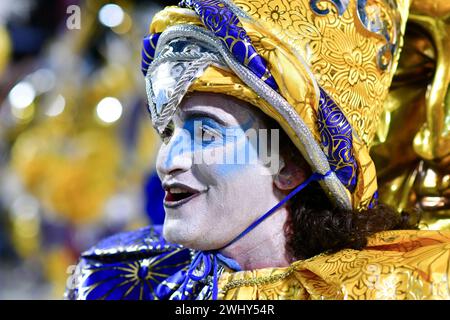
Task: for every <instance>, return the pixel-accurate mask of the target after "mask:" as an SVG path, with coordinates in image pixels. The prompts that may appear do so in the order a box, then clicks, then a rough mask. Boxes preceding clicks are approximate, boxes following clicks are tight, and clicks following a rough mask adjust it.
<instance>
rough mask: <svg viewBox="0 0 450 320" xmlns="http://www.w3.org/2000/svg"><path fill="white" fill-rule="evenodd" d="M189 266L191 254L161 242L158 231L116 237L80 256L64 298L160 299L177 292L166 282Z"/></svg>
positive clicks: (176, 246) (158, 229)
mask: <svg viewBox="0 0 450 320" xmlns="http://www.w3.org/2000/svg"><path fill="white" fill-rule="evenodd" d="M190 262H191V251H190V250H189V249H186V248H183V247H182V246H180V245H176V244H172V243H169V242H167V241H165V239H164V238H163V237H162V235H161V228H160V227H145V228H141V229H139V230H136V231H131V232H124V233H120V234H117V235H114V236H111V237H109V238H107V239H105V240H102V241H100V242H99V243H98V244H97V245H95V246H94V247H92V248H91V249H89V250H87V251H86V252H84V253H83V254H82V255H81V258H80V262H79V264H78V265H77V267H76V269H75V270H74V273H73V274H72V275H71V279H69V280H70V281H68V288H67V291H66V295H65V296H66V298H67V299H79V300H99V299H101V300H154V299H161V298H164V296H165V295H168V294H169V293H170V292H172V291H173V290H176V289H177V288H178V284H177V283H172V282H171V280H170V279H171V277H172V276H173V275H174V274H177V273H179V272H183V271H184V270H185V269H186V268H187V267H188V266H189V264H190ZM163 295H164V296H163Z"/></svg>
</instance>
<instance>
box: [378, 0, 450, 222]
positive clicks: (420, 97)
mask: <svg viewBox="0 0 450 320" xmlns="http://www.w3.org/2000/svg"><path fill="white" fill-rule="evenodd" d="M449 17H450V2H449V1H447V0H426V1H423V0H422V1H412V5H411V9H410V15H409V20H408V26H407V28H406V35H405V46H404V49H403V53H402V56H401V58H400V63H399V68H398V70H397V73H396V76H395V78H394V82H393V85H392V88H391V92H390V94H389V98H388V100H387V102H386V104H385V110H384V114H383V116H382V121H381V123H380V127H379V129H378V143H377V145H376V146H375V147H374V148H373V149H372V152H373V157H374V160H375V163H376V164H377V169H378V170H377V171H378V177H379V183H380V186H381V187H380V199H381V200H382V201H383V202H384V203H388V204H390V205H392V206H394V207H396V208H398V209H399V210H402V209H406V208H411V207H414V206H418V207H420V208H421V209H422V210H423V211H424V214H423V218H422V221H423V222H424V223H426V224H427V225H424V228H427V227H429V228H430V229H434V230H442V229H449V228H450V99H449V98H450V96H449V84H450V59H449V55H448V52H449V50H450V22H449V21H450V20H449Z"/></svg>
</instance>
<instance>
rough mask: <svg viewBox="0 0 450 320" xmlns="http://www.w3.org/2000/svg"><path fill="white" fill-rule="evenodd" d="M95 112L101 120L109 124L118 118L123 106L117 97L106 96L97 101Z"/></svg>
mask: <svg viewBox="0 0 450 320" xmlns="http://www.w3.org/2000/svg"><path fill="white" fill-rule="evenodd" d="M96 112H97V116H98V118H99V119H100V120H101V121H102V122H104V123H108V124H109V123H114V122H116V121H117V120H119V119H120V117H121V116H122V112H123V107H122V104H121V103H120V101H119V100H118V99H116V98H113V97H106V98H104V99H102V100H101V101H100V102H99V103H98V105H97V109H96Z"/></svg>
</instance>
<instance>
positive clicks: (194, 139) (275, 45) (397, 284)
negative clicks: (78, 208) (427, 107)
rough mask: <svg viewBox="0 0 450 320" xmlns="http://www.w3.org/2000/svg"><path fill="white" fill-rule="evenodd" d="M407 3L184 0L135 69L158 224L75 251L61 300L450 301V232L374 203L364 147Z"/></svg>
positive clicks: (163, 20) (160, 21)
mask: <svg viewBox="0 0 450 320" xmlns="http://www.w3.org/2000/svg"><path fill="white" fill-rule="evenodd" d="M408 10H409V1H408V0H397V1H395V0H364V1H362V0H349V1H344V0H329V1H319V0H318V1H314V0H313V1H310V0H293V1H287V0H233V1H230V0H226V1H224V0H222V1H220V0H204V1H199V0H184V1H181V3H180V4H179V6H178V7H168V8H166V9H164V10H163V11H161V12H159V13H158V14H157V15H156V16H155V17H154V18H153V21H152V23H151V26H150V34H149V35H148V36H147V37H146V38H145V39H144V44H143V51H142V52H143V54H142V69H143V73H144V75H145V84H146V89H147V95H148V103H149V106H148V108H149V112H150V115H151V121H152V123H153V126H154V127H155V129H156V130H157V131H158V133H159V134H160V135H161V138H162V145H161V148H160V150H159V153H158V157H157V171H158V174H159V176H160V178H161V180H162V182H163V187H164V189H165V191H166V194H165V198H164V206H165V211H166V217H165V221H164V225H163V226H149V227H146V228H143V229H140V230H138V231H134V232H127V233H122V234H119V235H115V236H113V237H111V238H108V239H106V240H104V241H102V242H100V243H99V244H97V245H96V246H94V247H93V248H92V249H90V250H88V251H86V252H85V253H84V254H83V255H82V257H81V259H80V263H79V264H78V266H77V268H76V271H75V273H74V274H73V275H72V277H71V280H72V281H71V285H70V286H69V288H68V291H67V294H66V296H67V298H69V299H174V300H185V299H433V298H450V296H449V291H448V283H447V282H446V279H447V278H448V276H449V270H450V268H449V263H450V261H449V254H450V233H448V232H436V231H419V230H415V227H416V224H417V220H416V219H415V216H414V215H412V214H406V213H404V214H402V215H399V214H397V213H396V211H395V210H393V209H390V208H389V207H387V206H384V205H382V204H379V203H378V200H377V179H376V170H375V166H374V164H373V162H372V159H371V158H370V156H369V148H370V146H371V143H372V140H373V137H374V135H375V133H376V130H377V124H378V121H379V116H380V114H381V112H382V109H383V103H384V100H385V98H386V96H387V94H388V89H389V86H390V84H391V81H392V77H393V74H394V72H395V69H396V65H397V61H398V57H399V54H400V50H401V45H402V37H403V33H404V27H405V24H406V20H407V17H408Z"/></svg>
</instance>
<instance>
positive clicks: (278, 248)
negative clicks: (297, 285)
mask: <svg viewBox="0 0 450 320" xmlns="http://www.w3.org/2000/svg"><path fill="white" fill-rule="evenodd" d="M288 216H289V212H288V210H287V209H286V208H284V207H282V208H280V209H278V211H277V212H275V213H274V214H273V215H271V216H270V217H268V218H267V219H266V220H264V221H263V222H262V223H261V224H260V225H258V226H257V227H256V228H255V229H253V230H252V231H251V232H249V233H248V234H247V235H245V236H244V237H243V238H242V239H239V240H238V241H237V242H235V243H233V244H232V245H230V246H229V247H226V248H224V249H223V250H222V251H221V253H222V254H223V255H225V256H227V257H229V258H231V259H233V260H235V261H236V262H237V263H238V264H239V265H240V266H241V268H242V270H254V269H262V268H269V267H287V266H289V265H290V262H291V259H290V257H289V254H288V252H287V250H286V236H285V232H284V226H285V224H286V222H287V219H288Z"/></svg>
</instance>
